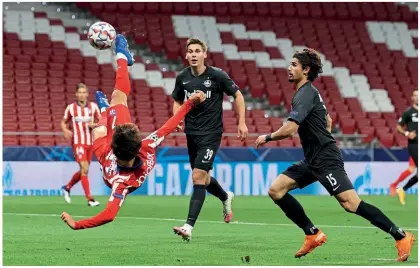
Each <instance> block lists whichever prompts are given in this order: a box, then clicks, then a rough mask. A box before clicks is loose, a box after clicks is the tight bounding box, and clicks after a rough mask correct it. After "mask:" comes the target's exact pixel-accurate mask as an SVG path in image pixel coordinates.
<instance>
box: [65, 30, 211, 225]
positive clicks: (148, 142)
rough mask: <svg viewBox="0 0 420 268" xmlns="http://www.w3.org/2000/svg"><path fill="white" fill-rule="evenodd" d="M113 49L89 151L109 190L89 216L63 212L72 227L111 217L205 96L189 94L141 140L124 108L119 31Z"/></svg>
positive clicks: (128, 58)
mask: <svg viewBox="0 0 420 268" xmlns="http://www.w3.org/2000/svg"><path fill="white" fill-rule="evenodd" d="M115 52H116V54H117V64H118V69H117V75H116V85H115V89H114V91H113V93H112V97H111V103H110V104H108V101H107V99H106V97H105V95H104V94H103V93H102V92H100V91H98V92H96V101H97V103H98V106H99V108H100V110H101V113H102V118H101V120H100V121H99V123H98V125H97V127H96V128H95V129H94V130H93V152H94V154H95V156H96V158H97V159H98V161H99V163H100V165H101V170H102V173H103V179H104V182H105V184H106V185H107V186H108V187H110V188H111V189H112V192H111V196H110V198H109V200H108V203H107V205H106V208H105V209H104V210H103V211H102V212H100V213H99V214H98V215H96V216H94V217H92V218H90V219H84V220H80V221H77V222H76V221H74V220H73V218H72V217H71V216H70V215H69V214H68V213H66V212H63V213H62V215H61V218H62V220H63V221H64V222H65V223H67V225H68V226H70V227H71V228H72V229H73V230H79V229H86V228H93V227H97V226H100V225H103V224H105V223H108V222H111V221H113V220H114V218H115V216H116V215H117V213H118V211H119V209H120V207H121V205H122V204H123V202H124V199H125V197H126V196H127V194H129V193H131V192H133V191H135V190H136V189H137V188H139V187H140V186H141V185H142V184H143V182H144V181H145V179H146V176H147V175H148V174H149V173H150V171H151V170H152V169H153V168H154V166H155V164H156V154H155V149H156V147H157V146H159V144H160V143H161V142H162V141H163V139H164V138H165V136H167V135H168V134H170V133H171V132H172V131H174V130H175V129H176V127H177V125H178V124H179V123H180V122H181V120H182V119H183V118H184V117H185V115H186V114H187V113H188V112H189V111H190V110H191V109H193V107H194V106H195V105H197V104H199V103H201V102H203V101H204V100H205V99H206V97H205V95H204V93H203V92H199V93H195V94H192V95H191V96H190V97H189V99H188V100H187V101H186V102H185V103H184V104H183V105H182V106H181V107H180V109H179V110H178V112H177V113H176V114H175V115H174V116H172V117H171V118H170V119H169V120H168V121H167V122H166V123H165V124H164V125H163V126H162V127H161V128H160V129H158V130H157V131H155V132H153V133H152V134H150V135H149V136H148V137H146V138H145V139H143V140H142V139H141V137H140V131H139V129H138V128H137V126H136V125H134V124H133V123H131V118H130V112H129V110H128V108H127V97H128V95H129V94H130V81H129V78H128V67H127V66H131V65H133V56H132V55H131V53H130V51H129V50H128V45H127V40H126V39H125V38H124V36H122V35H117V37H116V40H115Z"/></svg>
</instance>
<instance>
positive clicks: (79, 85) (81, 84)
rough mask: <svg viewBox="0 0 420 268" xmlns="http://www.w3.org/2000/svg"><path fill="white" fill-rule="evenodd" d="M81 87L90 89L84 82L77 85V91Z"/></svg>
mask: <svg viewBox="0 0 420 268" xmlns="http://www.w3.org/2000/svg"><path fill="white" fill-rule="evenodd" d="M79 88H85V89H86V90H87V89H88V87H87V86H86V85H85V84H83V83H79V84H77V85H76V92H77V91H78V90H79Z"/></svg>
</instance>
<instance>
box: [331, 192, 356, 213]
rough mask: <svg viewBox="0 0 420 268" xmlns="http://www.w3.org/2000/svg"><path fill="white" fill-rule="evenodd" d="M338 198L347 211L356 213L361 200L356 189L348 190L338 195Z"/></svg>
mask: <svg viewBox="0 0 420 268" xmlns="http://www.w3.org/2000/svg"><path fill="white" fill-rule="evenodd" d="M336 199H337V200H338V202H339V203H340V205H341V206H342V207H343V208H344V210H345V211H347V212H350V213H356V210H357V208H358V207H359V204H360V202H361V200H360V198H359V196H358V195H357V193H356V191H355V190H348V191H345V192H342V193H340V194H338V195H336Z"/></svg>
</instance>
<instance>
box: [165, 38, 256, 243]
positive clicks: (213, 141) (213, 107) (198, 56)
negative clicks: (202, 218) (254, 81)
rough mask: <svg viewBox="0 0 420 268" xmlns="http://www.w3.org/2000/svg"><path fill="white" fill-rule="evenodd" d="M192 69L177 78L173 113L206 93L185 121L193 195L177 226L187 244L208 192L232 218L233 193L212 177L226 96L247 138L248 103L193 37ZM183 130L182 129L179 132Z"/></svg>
mask: <svg viewBox="0 0 420 268" xmlns="http://www.w3.org/2000/svg"><path fill="white" fill-rule="evenodd" d="M186 48H187V53H186V56H185V58H186V59H187V60H188V63H189V65H190V66H189V67H187V68H185V69H184V70H182V71H181V72H180V73H179V74H178V75H177V77H176V82H175V89H174V91H173V92H172V97H173V99H174V105H173V111H174V113H176V112H177V111H178V109H179V107H181V105H182V104H183V103H184V99H185V97H189V96H190V95H191V94H193V93H194V92H196V91H197V90H201V91H203V92H205V94H206V98H207V99H206V101H205V102H204V103H202V104H200V105H198V106H197V108H195V109H194V110H192V111H191V112H190V113H189V114H188V115H187V116H186V119H185V134H186V135H187V147H188V154H189V158H190V164H191V169H192V180H193V184H194V186H193V193H192V196H191V200H190V206H189V212H188V217H187V221H186V223H185V224H184V225H183V226H179V227H174V228H173V230H174V232H175V233H176V234H178V235H180V236H182V238H183V239H184V240H186V241H190V240H191V236H192V230H193V227H194V224H195V222H196V220H197V218H198V215H199V214H200V211H201V208H202V206H203V203H204V200H205V198H206V190H207V192H209V193H211V194H212V195H214V196H216V197H217V198H219V199H220V201H221V202H222V204H223V215H224V221H225V222H226V223H229V222H230V221H231V219H232V215H233V214H232V200H233V193H232V192H230V191H228V192H226V191H225V190H223V188H222V187H221V186H220V184H219V182H218V181H217V180H216V179H215V178H213V177H211V176H210V173H209V171H210V170H211V169H212V168H213V161H214V158H215V157H216V153H217V150H218V149H219V146H220V142H221V140H222V133H223V107H222V103H223V96H224V94H227V95H229V96H233V98H234V99H235V106H236V111H237V113H238V114H239V120H238V121H239V124H238V137H240V138H241V140H243V139H245V138H246V137H247V135H248V128H247V126H246V124H245V101H244V98H243V96H242V94H241V92H240V91H239V88H238V86H237V85H236V84H235V82H233V81H232V79H230V77H229V76H228V75H227V74H226V73H225V72H224V71H223V70H221V69H219V68H216V67H212V66H208V65H206V64H205V63H204V61H205V59H206V58H207V46H206V45H205V44H204V42H203V41H201V40H199V39H195V38H191V39H189V40H188V41H187V46H186ZM181 128H182V127H181V126H179V129H181Z"/></svg>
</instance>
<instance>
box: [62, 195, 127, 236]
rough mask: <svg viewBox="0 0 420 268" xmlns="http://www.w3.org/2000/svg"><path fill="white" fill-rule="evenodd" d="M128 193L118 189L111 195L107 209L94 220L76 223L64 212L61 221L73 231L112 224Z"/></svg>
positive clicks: (94, 217) (93, 218)
mask: <svg viewBox="0 0 420 268" xmlns="http://www.w3.org/2000/svg"><path fill="white" fill-rule="evenodd" d="M126 193H127V191H126V190H124V189H123V188H121V189H119V188H118V187H117V189H116V191H114V192H113V193H111V197H110V199H109V201H108V203H107V205H106V208H105V209H104V210H103V211H101V212H100V213H99V214H97V215H96V216H93V217H92V218H89V219H84V220H80V221H75V220H74V219H73V217H72V216H71V215H70V214H68V213H67V212H63V213H62V214H61V219H62V220H63V221H64V222H65V223H66V224H67V225H68V226H69V227H70V228H72V229H73V230H81V229H88V228H94V227H98V226H101V225H104V224H106V223H110V222H112V221H113V220H114V219H115V216H117V213H118V211H119V210H120V207H121V205H122V203H123V201H124V199H125V195H126Z"/></svg>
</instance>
